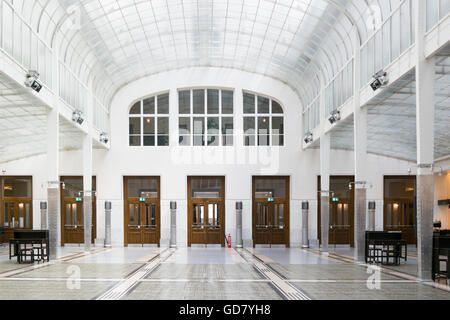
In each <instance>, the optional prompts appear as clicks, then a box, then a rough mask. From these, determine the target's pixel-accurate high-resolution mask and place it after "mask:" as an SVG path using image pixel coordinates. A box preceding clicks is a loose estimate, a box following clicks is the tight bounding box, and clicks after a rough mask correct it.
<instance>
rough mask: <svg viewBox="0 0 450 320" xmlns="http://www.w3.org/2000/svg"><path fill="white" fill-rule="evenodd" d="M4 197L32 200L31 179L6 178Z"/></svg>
mask: <svg viewBox="0 0 450 320" xmlns="http://www.w3.org/2000/svg"><path fill="white" fill-rule="evenodd" d="M3 196H4V197H13V198H31V178H4V185H3Z"/></svg>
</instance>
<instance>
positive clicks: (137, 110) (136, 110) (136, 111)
mask: <svg viewBox="0 0 450 320" xmlns="http://www.w3.org/2000/svg"><path fill="white" fill-rule="evenodd" d="M130 114H141V101H138V102H136V103H135V104H134V106H132V107H131V109H130Z"/></svg>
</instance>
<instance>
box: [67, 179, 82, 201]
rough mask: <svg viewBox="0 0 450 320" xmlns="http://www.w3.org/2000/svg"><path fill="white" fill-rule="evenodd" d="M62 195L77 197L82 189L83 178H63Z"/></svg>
mask: <svg viewBox="0 0 450 320" xmlns="http://www.w3.org/2000/svg"><path fill="white" fill-rule="evenodd" d="M63 181H64V189H63V192H64V197H66V198H75V197H79V196H80V194H81V192H82V191H83V178H82V177H79V178H64V180H63Z"/></svg>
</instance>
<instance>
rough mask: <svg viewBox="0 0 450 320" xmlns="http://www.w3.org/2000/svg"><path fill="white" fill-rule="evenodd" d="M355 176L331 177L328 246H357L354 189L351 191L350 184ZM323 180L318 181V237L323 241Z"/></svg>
mask: <svg viewBox="0 0 450 320" xmlns="http://www.w3.org/2000/svg"><path fill="white" fill-rule="evenodd" d="M354 181H355V178H354V176H330V188H329V189H330V190H329V191H332V194H331V195H330V212H329V232H328V244H330V245H339V244H342V245H346V244H348V245H350V246H351V247H353V246H354V245H355V240H354V238H355V236H354V230H355V229H354V225H355V222H354V220H355V217H354V216H355V202H354V195H355V191H354V188H352V189H351V190H350V187H349V185H350V183H352V182H354ZM320 186H321V178H320V176H319V177H318V179H317V190H318V192H317V199H318V205H317V230H318V237H319V241H320V243H321V241H322V223H321V203H320V199H321V193H320Z"/></svg>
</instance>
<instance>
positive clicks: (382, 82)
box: [370, 70, 389, 91]
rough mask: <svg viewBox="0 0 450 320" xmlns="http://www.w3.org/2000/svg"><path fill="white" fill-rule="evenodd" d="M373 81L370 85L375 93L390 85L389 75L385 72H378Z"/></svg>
mask: <svg viewBox="0 0 450 320" xmlns="http://www.w3.org/2000/svg"><path fill="white" fill-rule="evenodd" d="M373 79H374V80H373V81H372V82H371V83H370V86H371V87H372V90H373V91H377V90H378V89H380V88H381V87H385V86H386V85H387V84H388V83H389V79H388V77H387V73H386V72H385V71H383V70H380V71H378V72H377V73H375V74H374V75H373Z"/></svg>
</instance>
